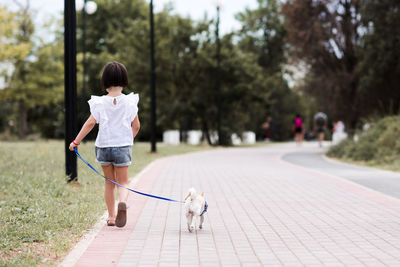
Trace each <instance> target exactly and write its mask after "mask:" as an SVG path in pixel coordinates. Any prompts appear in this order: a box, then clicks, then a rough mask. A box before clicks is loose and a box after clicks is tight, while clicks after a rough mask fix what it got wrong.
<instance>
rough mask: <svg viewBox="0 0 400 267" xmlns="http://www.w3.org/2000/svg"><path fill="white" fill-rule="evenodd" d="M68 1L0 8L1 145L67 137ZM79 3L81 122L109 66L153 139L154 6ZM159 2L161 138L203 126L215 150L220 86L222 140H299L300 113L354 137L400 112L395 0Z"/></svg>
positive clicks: (144, 134) (14, 1) (143, 134)
mask: <svg viewBox="0 0 400 267" xmlns="http://www.w3.org/2000/svg"><path fill="white" fill-rule="evenodd" d="M63 5H64V2H63V1H39V0H5V1H2V2H1V3H0V25H1V27H0V48H1V49H0V139H1V140H17V139H28V140H31V139H33V140H35V139H41V138H43V139H62V138H64V132H65V129H64V128H65V127H64V43H63V31H64V26H63ZM83 5H84V4H83V1H77V2H76V6H77V29H76V33H77V81H78V86H77V88H78V89H77V90H78V100H77V101H78V127H80V126H81V125H82V124H83V123H84V121H85V120H86V118H87V117H88V116H89V106H88V105H87V100H88V99H90V95H102V94H105V92H104V91H102V89H101V86H100V75H101V69H102V67H103V66H104V65H105V64H106V63H107V62H109V61H119V62H121V63H123V64H125V65H126V67H127V69H128V73H129V80H130V85H129V88H127V89H126V90H125V93H129V92H135V93H139V95H140V99H141V100H140V104H139V110H140V117H141V121H142V129H141V131H140V133H139V135H138V139H139V140H141V141H148V140H149V139H150V135H151V132H150V131H151V129H150V74H149V73H150V47H149V43H150V39H149V38H150V37H149V31H150V23H149V14H150V12H149V1H145V0H96V1H94V2H93V1H87V3H86V8H83ZM154 6H155V16H154V20H155V25H154V27H155V28H154V31H155V60H156V76H157V80H156V84H157V92H156V95H157V138H158V139H159V140H161V139H162V134H163V132H164V131H166V130H170V129H175V130H179V132H180V133H181V135H182V136H184V133H185V132H186V131H189V130H200V131H202V132H203V133H204V140H205V141H206V142H209V143H212V142H213V141H212V136H211V135H212V133H213V131H216V130H217V124H218V119H217V117H218V96H217V91H218V90H217V87H218V86H219V85H220V88H221V89H220V90H221V91H220V92H221V105H220V108H221V140H223V142H222V144H225V145H230V144H231V138H229V137H230V136H231V135H232V134H234V133H236V134H238V135H240V134H241V133H242V132H244V131H252V132H254V133H255V134H256V137H257V139H258V140H265V139H266V138H269V139H270V140H275V141H281V140H289V139H292V138H293V131H292V128H293V120H294V118H295V115H296V114H297V113H298V114H301V116H302V118H303V121H304V123H305V126H304V128H305V133H307V132H306V131H307V130H312V126H313V116H314V114H315V113H316V112H318V111H323V112H324V113H326V114H327V115H328V121H329V123H328V128H329V129H332V128H333V123H334V122H335V121H339V120H340V121H343V122H344V125H345V126H346V130H347V131H348V132H349V133H350V134H352V133H354V132H355V130H356V129H358V128H360V129H361V128H362V126H363V125H364V124H365V123H366V121H368V120H371V118H373V119H378V118H382V117H385V116H391V115H396V114H399V110H400V88H399V80H400V65H399V56H400V14H399V12H400V11H399V8H400V2H399V1H396V0H386V1H373V0H364V1H357V0H318V1H315V0H314V1H312V0H286V1H284V0H281V1H278V0H247V1H244V0H242V1H239V0H237V1H227V0H226V1H165V0H163V1H161V0H154ZM217 7H220V8H221V9H220V24H219V25H218V24H217ZM84 11H85V12H84ZM84 13H85V14H84ZM217 29H218V30H219V35H217ZM218 41H219V42H220V50H218V47H217V43H218ZM216 73H218V74H219V75H216ZM267 117H270V118H269V121H268V122H269V124H268V125H269V132H268V133H266V129H265V127H263V125H264V123H265V122H266V120H267ZM266 135H269V136H266ZM95 136H96V131H94V132H92V133H91V134H90V136H88V138H89V139H93V138H95ZM312 136H313V135H312V134H309V135H306V137H309V138H312ZM326 138H330V137H329V132H328V134H327V136H326Z"/></svg>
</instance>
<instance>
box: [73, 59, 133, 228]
mask: <svg viewBox="0 0 400 267" xmlns="http://www.w3.org/2000/svg"><path fill="white" fill-rule="evenodd" d="M101 83H102V86H103V89H104V90H105V91H107V93H108V94H107V95H103V96H92V98H91V99H90V100H89V101H88V103H89V106H90V113H91V115H90V116H89V118H88V119H87V121H86V122H85V124H84V125H83V126H82V129H81V130H80V132H79V134H78V135H77V136H76V138H75V140H74V141H72V143H71V144H70V145H69V149H70V150H71V151H73V150H74V148H75V147H77V146H78V145H79V144H80V143H81V142H82V140H83V139H84V138H85V136H86V135H87V134H88V133H89V132H90V131H91V130H92V129H93V127H94V126H95V124H96V123H98V124H99V132H98V134H97V138H96V143H95V153H96V161H97V162H98V163H100V164H101V167H102V168H103V173H104V176H105V177H107V178H109V179H111V180H114V181H116V182H118V183H119V184H121V185H123V186H128V166H129V165H131V154H132V145H133V139H134V138H135V136H136V134H137V133H138V132H139V129H140V122H139V116H138V107H137V105H138V102H139V95H137V94H133V93H130V94H128V95H125V94H123V93H122V90H123V89H124V88H125V87H127V86H128V73H127V71H126V68H125V66H124V65H122V64H121V63H118V62H110V63H107V65H106V66H105V67H104V69H103V74H102V77H101ZM114 189H115V184H114V183H112V182H110V181H108V180H106V182H105V190H104V198H105V201H106V204H107V209H108V219H107V225H108V226H114V225H116V226H118V227H123V226H125V224H126V201H127V200H128V191H127V189H125V188H122V187H118V198H119V203H118V210H117V213H116V212H115V197H114V191H115V190H114Z"/></svg>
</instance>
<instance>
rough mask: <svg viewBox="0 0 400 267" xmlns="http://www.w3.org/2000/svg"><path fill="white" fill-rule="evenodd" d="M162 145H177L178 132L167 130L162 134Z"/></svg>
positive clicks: (178, 141)
mask: <svg viewBox="0 0 400 267" xmlns="http://www.w3.org/2000/svg"><path fill="white" fill-rule="evenodd" d="M163 143H164V144H167V145H179V144H180V138H179V131H178V130H168V131H165V132H164V133H163Z"/></svg>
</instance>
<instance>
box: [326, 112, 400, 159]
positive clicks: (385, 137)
mask: <svg viewBox="0 0 400 267" xmlns="http://www.w3.org/2000/svg"><path fill="white" fill-rule="evenodd" d="M370 125H371V126H370V128H369V129H368V130H367V131H357V132H356V134H357V135H358V136H359V140H358V141H357V142H355V141H353V140H351V139H348V140H345V141H343V142H341V143H339V144H338V145H336V146H332V147H331V148H330V150H329V152H328V155H329V156H332V157H338V158H345V159H350V160H356V161H366V162H368V161H372V162H376V163H385V164H387V163H390V162H395V161H396V160H397V159H398V158H399V156H400V116H390V117H385V118H382V119H379V120H377V121H373V122H370Z"/></svg>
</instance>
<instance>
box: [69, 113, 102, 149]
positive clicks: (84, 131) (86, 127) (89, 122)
mask: <svg viewBox="0 0 400 267" xmlns="http://www.w3.org/2000/svg"><path fill="white" fill-rule="evenodd" d="M95 125H96V120H95V118H94V117H93V115H90V116H89V118H88V119H87V121H86V122H85V124H83V126H82V129H81V130H80V132H79V133H78V135H77V136H76V138H75V140H74V141H73V142H72V143H71V144H70V145H69V150H71V151H73V150H74V148H75V147H77V146H78V145H79V144H80V143H81V142H82V140H83V138H85V136H86V135H87V134H88V133H90V131H91V130H92V129H93V127H94V126H95ZM74 142H75V144H74Z"/></svg>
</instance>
